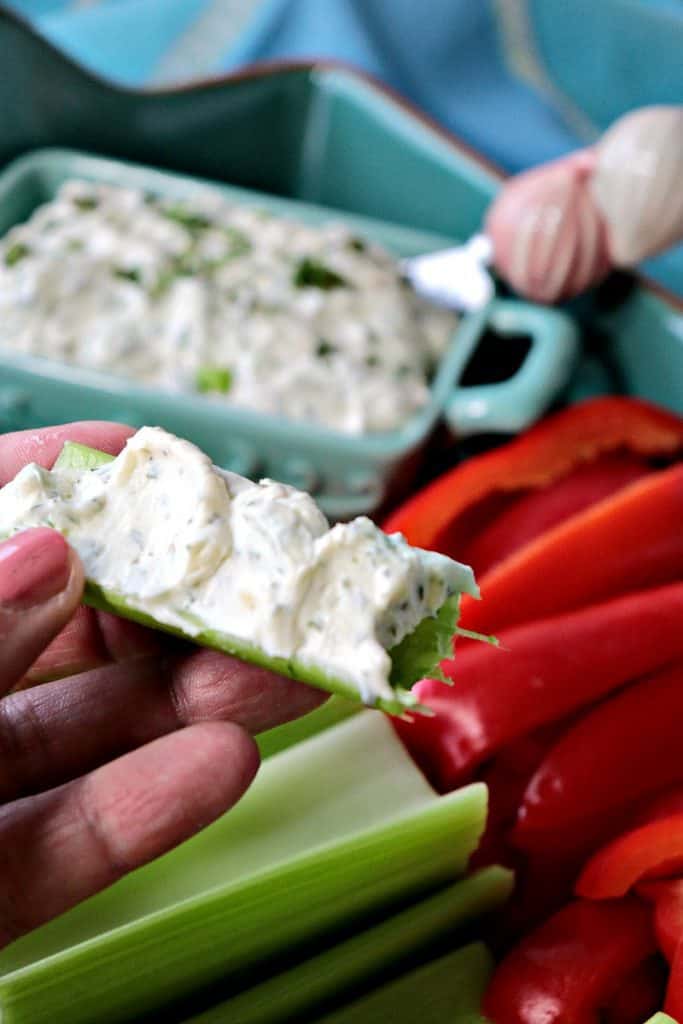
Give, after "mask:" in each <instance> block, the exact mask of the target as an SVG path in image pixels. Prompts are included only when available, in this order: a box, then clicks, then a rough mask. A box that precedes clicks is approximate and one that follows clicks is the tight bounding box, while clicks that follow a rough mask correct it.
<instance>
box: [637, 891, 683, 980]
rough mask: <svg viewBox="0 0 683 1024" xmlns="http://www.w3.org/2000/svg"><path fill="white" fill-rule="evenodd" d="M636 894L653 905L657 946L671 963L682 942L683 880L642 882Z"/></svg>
mask: <svg viewBox="0 0 683 1024" xmlns="http://www.w3.org/2000/svg"><path fill="white" fill-rule="evenodd" d="M638 894H639V895H640V896H643V897H644V898H645V899H647V900H649V901H650V902H652V903H654V907H655V913H654V929H655V935H656V936H657V945H658V946H659V948H660V949H661V951H662V953H663V954H664V956H665V957H666V959H667V960H668V961H669V963H673V959H674V956H675V955H676V950H677V949H678V944H679V942H681V941H683V878H674V879H667V880H666V881H663V882H642V883H641V884H640V885H639V886H638Z"/></svg>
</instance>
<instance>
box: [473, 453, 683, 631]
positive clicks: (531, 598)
mask: <svg viewBox="0 0 683 1024" xmlns="http://www.w3.org/2000/svg"><path fill="white" fill-rule="evenodd" d="M681 523H683V465H678V466H674V467H672V468H671V469H667V470H663V471H661V472H659V473H653V474H652V475H650V476H648V477H646V478H645V479H644V480H641V481H639V482H637V483H635V484H631V485H630V486H629V487H626V488H624V489H623V490H621V491H618V492H617V494H616V495H614V496H613V497H611V498H607V499H605V501H601V502H598V503H597V504H596V505H593V506H591V507H590V508H589V509H587V510H586V511H584V512H581V513H579V514H578V515H576V516H572V518H571V519H568V520H567V521H566V522H564V523H561V524H560V525H559V526H556V527H555V528H554V529H552V530H549V531H548V532H547V533H544V534H543V536H541V537H539V538H538V539H537V540H535V541H532V542H531V544H527V545H526V546H525V547H523V548H522V549H521V550H520V551H518V552H517V553H516V554H513V555H512V556H511V557H510V558H507V559H506V560H505V561H504V562H501V563H500V564H499V565H498V566H496V568H495V569H492V571H491V572H490V573H488V574H487V575H486V576H484V577H483V579H481V580H480V587H481V594H482V598H483V600H482V601H480V602H477V601H474V600H472V599H471V598H466V599H465V600H463V602H462V614H461V623H462V625H463V626H464V627H466V628H467V629H473V630H482V631H484V632H486V633H498V632H500V630H502V629H505V628H506V627H508V626H512V625H515V624H517V623H520V622H529V621H531V620H532V619H536V618H539V617H545V616H548V615H556V614H559V613H560V612H563V611H569V610H571V609H573V608H579V607H581V606H583V605H586V604H592V603H594V602H596V601H601V600H604V599H605V598H608V597H610V596H613V595H615V594H619V593H624V592H627V591H630V590H638V589H641V588H643V587H648V586H653V585H657V584H660V583H666V582H668V581H669V580H674V579H681V577H683V529H681Z"/></svg>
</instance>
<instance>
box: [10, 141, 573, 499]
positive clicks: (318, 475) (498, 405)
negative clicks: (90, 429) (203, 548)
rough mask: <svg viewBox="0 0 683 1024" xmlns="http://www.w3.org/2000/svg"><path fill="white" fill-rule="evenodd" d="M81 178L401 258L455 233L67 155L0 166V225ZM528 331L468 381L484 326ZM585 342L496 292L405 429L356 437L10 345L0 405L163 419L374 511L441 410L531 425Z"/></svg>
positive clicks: (242, 463)
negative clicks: (486, 372) (238, 208)
mask: <svg viewBox="0 0 683 1024" xmlns="http://www.w3.org/2000/svg"><path fill="white" fill-rule="evenodd" d="M70 178H81V179H87V180H89V181H99V182H108V183H111V184H120V185H125V186H128V187H132V188H138V189H142V190H144V191H148V192H153V193H156V194H158V195H164V196H166V197H172V198H187V197H190V196H191V195H192V194H193V193H195V194H196V193H197V191H198V190H200V189H203V188H205V187H206V185H207V184H210V185H211V187H213V188H215V189H217V190H218V191H219V192H220V193H221V194H223V195H224V196H225V197H226V198H227V199H229V200H230V201H232V202H240V203H248V204H251V205H256V206H260V207H266V208H268V209H270V210H272V211H273V212H276V213H279V214H281V215H284V216H290V217H294V218H297V219H298V220H301V221H304V222H308V223H320V222H321V221H325V220H343V221H345V222H346V223H348V224H350V225H351V226H352V227H353V229H354V230H356V231H358V232H359V233H361V234H363V235H365V236H366V237H369V238H372V239H374V240H375V241H377V242H379V243H381V244H382V245H384V246H385V247H386V248H387V249H389V250H391V251H393V252H394V253H395V254H396V255H397V256H412V255H416V254H417V253H421V252H428V251H430V250H433V249H438V248H440V247H444V246H446V245H448V244H452V239H447V238H444V237H442V236H436V235H434V234H429V233H427V232H425V231H418V230H415V229H411V228H405V227H401V226H399V225H395V224H391V223H388V222H386V221H381V220H375V219H371V218H368V217H364V216H358V215H351V214H348V213H345V212H340V211H338V210H333V209H330V208H328V207H324V206H320V205H313V204H311V203H304V202H301V201H297V200H292V199H282V198H279V197H275V196H269V195H265V194H263V193H260V192H259V193H256V192H253V191H249V190H246V189H240V188H236V187H234V186H228V185H222V184H218V183H215V182H210V183H208V182H206V181H204V180H202V179H199V178H192V177H189V176H186V175H178V174H169V173H167V172H161V171H158V170H154V169H151V168H147V167H143V166H140V165H135V164H131V163H127V162H123V161H113V160H106V159H103V158H101V157H92V156H88V155H86V154H83V153H78V152H75V151H69V150H59V149H45V150H38V151H35V152H33V153H30V154H27V155H26V156H23V157H20V158H19V159H17V160H15V161H13V162H12V163H10V165H9V166H8V167H6V168H5V170H4V171H3V172H2V174H0V233H2V234H4V233H5V232H6V231H7V230H8V229H9V228H10V227H11V226H12V225H14V224H16V223H18V222H20V221H23V220H26V219H27V218H28V217H29V216H30V214H31V213H32V211H33V210H34V209H35V207H36V206H38V205H39V204H40V203H43V202H46V201H48V200H49V199H51V198H52V197H53V196H54V194H55V192H56V191H57V189H58V188H59V187H60V185H61V184H62V183H63V182H64V181H65V180H67V179H70ZM487 327H488V328H489V329H492V330H494V331H495V332H496V333H497V334H498V335H499V336H500V344H504V343H505V337H506V336H512V337H518V336H520V335H524V336H526V337H528V338H529V340H530V345H529V349H528V352H527V354H526V356H525V358H524V359H523V361H522V364H521V366H520V367H519V368H518V369H517V370H516V372H514V373H513V374H512V375H511V376H510V377H509V378H507V379H506V380H503V381H500V382H498V383H488V384H480V385H478V386H475V387H464V386H461V385H460V378H461V377H462V374H463V371H464V370H465V368H466V366H467V364H468V362H469V360H470V358H471V357H472V355H473V353H474V352H475V350H476V348H477V345H478V342H479V340H480V337H481V335H482V332H483V331H484V329H485V328H487ZM576 350H577V339H576V331H575V328H574V326H573V323H572V321H571V320H570V319H569V317H567V316H566V315H565V314H562V313H559V312H556V311H554V310H548V309H543V308H541V307H537V306H533V305H530V304H527V303H522V302H517V301H514V300H505V299H495V300H494V301H493V302H492V303H491V305H490V306H489V308H488V309H486V310H484V311H483V312H481V313H477V314H474V315H470V316H466V317H463V318H462V320H461V321H460V323H459V326H458V328H457V329H456V331H455V333H454V336H453V339H452V342H451V344H450V346H449V348H448V349H447V351H446V353H445V355H444V357H443V358H442V360H441V362H440V365H439V367H438V369H437V372H436V374H435V377H434V380H433V383H432V385H431V398H430V401H429V402H428V404H427V405H426V406H425V407H424V408H423V409H422V410H420V412H419V413H418V414H417V415H416V416H414V417H413V418H412V419H411V420H409V421H408V422H407V423H406V424H405V425H404V426H403V427H401V428H400V429H398V430H396V431H392V432H390V433H382V434H367V435H365V436H362V437H355V436H348V435H344V434H341V433H339V432H335V431H332V430H329V429H324V428H322V427H318V426H314V425H311V424H307V423H302V422H293V421H287V420H284V419H278V418H275V417H271V416H266V415H263V414H261V413H257V412H252V411H250V410H245V409H243V408H239V409H238V408H236V407H231V406H230V405H218V404H217V403H215V402H211V401H207V400H206V399H205V398H202V397H201V396H193V395H179V394H175V393H174V394H171V393H164V392H161V391H159V390H152V389H150V388H143V387H141V386H138V385H136V384H134V383H131V382H130V381H128V380H124V379H121V378H114V377H112V376H109V375H105V374H102V373H98V372H94V371H89V370H85V369H81V368H77V367H72V366H66V365H64V364H57V363H53V362H51V361H48V360H45V359H39V358H36V357H32V356H26V355H21V354H17V353H14V352H11V351H9V350H7V351H4V352H0V371H1V373H2V377H1V381H0V410H2V412H3V413H4V415H5V416H6V417H8V418H9V419H11V420H12V422H13V423H14V424H18V425H24V424H25V425H35V424H37V423H45V424H49V423H58V422H64V421H68V420H71V419H75V418H77V419H86V418H90V417H98V418H104V419H111V420H120V421H122V422H125V423H130V424H132V425H133V426H140V425H142V424H145V423H147V424H149V423H153V424H160V425H162V426H164V427H166V428H167V429H169V430H171V431H173V432H174V433H176V434H179V435H181V436H184V437H188V438H190V439H191V440H193V441H195V442H196V443H197V444H198V445H199V446H200V447H202V448H203V449H204V450H205V451H207V452H208V453H209V454H210V455H211V457H212V458H213V460H214V461H215V462H216V463H217V464H218V465H221V466H223V467H226V468H228V469H233V470H235V471H237V472H240V473H243V474H245V475H247V476H256V475H260V476H269V477H272V478H274V479H278V480H285V481H288V482H291V483H294V484H296V485H297V486H299V487H303V488H305V489H306V490H308V491H311V492H312V493H314V494H315V495H316V497H317V499H318V501H319V503H320V504H321V505H322V507H323V508H324V509H325V511H326V512H327V513H328V514H329V515H330V516H332V517H333V518H342V517H346V516H350V515H354V514H358V513H361V512H371V511H373V510H374V509H375V508H377V507H378V506H379V505H380V504H381V503H382V502H383V501H384V500H385V499H386V496H387V493H388V492H389V490H390V489H391V486H392V483H393V482H394V481H395V480H396V478H397V476H398V475H399V474H401V475H402V476H403V481H402V482H403V483H404V484H405V483H406V482H407V480H406V476H407V473H408V467H409V465H410V464H411V463H412V464H413V465H414V464H415V459H414V456H415V455H416V453H417V452H419V450H420V449H421V448H422V447H423V446H424V444H425V442H426V441H427V439H428V437H429V435H430V434H431V432H432V430H433V428H434V427H435V425H436V424H437V422H438V421H439V420H440V419H441V418H443V419H445V421H446V422H447V424H448V425H449V426H450V428H451V429H452V430H453V431H454V433H455V434H456V436H458V437H465V436H469V435H472V434H477V433H482V432H498V433H514V432H516V431H518V430H522V429H524V428H525V427H526V426H528V425H529V424H530V423H532V422H534V420H536V419H537V418H538V416H539V415H540V414H541V413H542V412H543V410H544V409H545V408H546V407H547V406H548V405H549V403H550V402H551V401H552V400H553V398H554V397H555V396H556V394H557V393H558V391H559V390H560V388H561V387H562V386H563V385H564V384H565V382H566V380H567V378H568V376H569V374H570V372H571V369H572V366H573V362H574V359H575V355H576Z"/></svg>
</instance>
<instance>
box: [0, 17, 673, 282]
mask: <svg viewBox="0 0 683 1024" xmlns="http://www.w3.org/2000/svg"><path fill="white" fill-rule="evenodd" d="M8 6H11V7H12V8H13V9H14V10H15V11H17V12H18V13H20V14H22V15H23V16H24V17H27V18H29V19H30V20H31V21H32V23H33V24H34V26H35V27H36V29H37V30H38V31H40V32H41V33H43V34H44V35H45V36H46V37H47V38H48V39H50V40H51V41H52V42H53V43H54V44H55V45H57V46H58V47H60V48H61V49H63V50H64V51H66V52H67V53H69V54H70V55H71V56H72V57H73V58H75V59H76V60H78V61H79V62H81V63H82V64H84V65H86V66H87V67H89V68H91V69H92V70H93V71H96V72H97V73H99V74H101V75H104V76H105V77H107V78H110V79H112V80H114V81H117V82H120V83H123V84H126V85H132V86H143V87H144V86H149V85H160V84H168V83H169V82H171V81H178V80H189V79H192V78H197V77H204V76H206V75H211V74H216V73H220V72H225V71H231V70H234V69H236V68H239V67H241V66H243V65H245V64H248V63H251V62H254V61H261V60H271V59H278V58H283V57H285V58H311V57H333V58H338V59H342V60H346V61H349V62H351V63H352V64H355V65H357V66H359V67H361V68H363V69H365V70H366V71H369V72H371V73H372V74H374V75H376V76H377V77H378V78H379V79H381V80H382V81H384V82H386V83H388V84H389V85H391V86H392V87H393V88H395V89H396V90H397V91H398V92H399V93H401V94H402V95H404V96H406V97H407V98H409V99H410V100H412V101H413V102H414V103H415V104H416V105H417V106H419V107H420V108H422V109H423V110H425V111H427V112H428V113H429V114H430V115H431V116H432V117H434V118H435V119H436V120H437V121H439V122H440V123H441V124H443V125H444V126H446V127H447V128H450V129H451V130H452V131H455V132H456V133H457V134H458V135H460V136H461V137H462V138H463V139H464V140H465V141H467V142H469V143H470V144H471V145H473V146H474V147H476V148H477V149H478V150H479V151H481V152H482V153H484V154H486V155H487V156H488V157H489V158H490V159H492V160H494V161H495V162H496V163H498V164H499V165H501V166H502V167H503V168H505V169H506V170H508V171H513V172H514V171H517V170H520V169H522V168H525V167H528V166H531V165H533V164H536V163H539V162H542V161H545V160H548V159H552V158H553V157H556V156H559V155H561V154H563V153H566V152H568V151H569V150H571V149H573V148H576V147H577V146H580V145H583V144H585V143H587V142H590V141H592V140H593V139H595V138H596V137H597V136H598V135H599V134H600V133H601V131H603V130H604V129H605V128H606V127H607V126H608V125H609V124H610V123H611V122H612V121H613V120H614V119H615V118H616V117H618V116H619V115H620V114H622V113H624V112H625V111H626V110H629V109H631V108H633V107H636V106H642V105H644V104H648V103H683V58H682V57H681V54H683V0H599V2H596V0H422V2H421V3H418V2H417V0H11V2H10V3H9V4H8ZM647 269H648V270H649V271H650V272H651V273H652V274H653V276H655V277H657V278H658V279H659V280H660V281H662V283H665V284H667V285H668V286H669V287H673V288H674V289H676V290H678V291H680V292H682V293H683V247H678V249H677V250H675V251H674V252H671V253H669V254H667V255H666V256H664V257H660V258H659V259H658V260H656V261H652V262H651V263H650V264H649V265H648V267H647Z"/></svg>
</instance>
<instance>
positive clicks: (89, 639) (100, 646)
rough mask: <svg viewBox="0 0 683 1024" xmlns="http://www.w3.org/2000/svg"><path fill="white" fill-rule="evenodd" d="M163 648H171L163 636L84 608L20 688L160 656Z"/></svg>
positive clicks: (27, 674) (76, 613)
mask: <svg viewBox="0 0 683 1024" xmlns="http://www.w3.org/2000/svg"><path fill="white" fill-rule="evenodd" d="M164 646H166V647H168V646H169V638H167V637H164V636H162V634H160V633H155V632H153V631H152V630H150V629H145V628H144V627H143V626H139V625H138V624H137V623H136V622H130V621H128V620H126V619H120V618H118V617H117V616H116V615H110V614H109V613H108V612H97V611H95V609H94V608H86V607H85V606H84V605H81V607H80V608H77V609H76V612H75V614H74V616H73V618H72V619H71V620H70V621H69V622H68V623H67V624H66V626H65V627H64V629H63V630H62V631H61V632H60V633H59V634H58V635H57V636H56V637H55V639H54V640H53V641H52V643H51V644H50V645H49V646H48V647H47V648H46V649H45V650H44V651H43V653H42V654H41V655H40V657H39V658H38V659H37V661H35V662H34V664H33V665H31V667H30V669H29V670H28V672H27V673H26V675H25V677H24V678H23V679H22V680H21V684H20V685H21V686H31V685H34V684H35V683H42V682H47V681H48V680H50V679H63V678H64V677H65V676H72V675H78V674H79V673H80V672H87V671H89V670H90V669H93V668H99V667H100V666H102V665H108V664H109V663H110V662H112V661H125V660H126V659H127V658H141V657H144V656H145V655H150V654H155V653H157V654H161V651H162V648H163V647H164Z"/></svg>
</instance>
